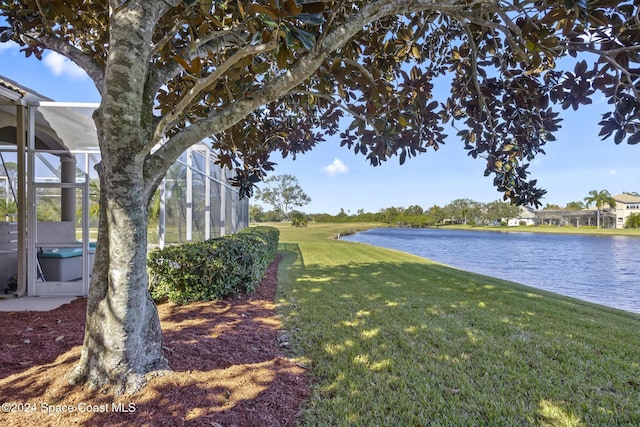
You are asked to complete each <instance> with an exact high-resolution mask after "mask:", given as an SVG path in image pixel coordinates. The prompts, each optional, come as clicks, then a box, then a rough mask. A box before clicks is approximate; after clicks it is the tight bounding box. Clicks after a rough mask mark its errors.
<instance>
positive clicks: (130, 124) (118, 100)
mask: <svg viewBox="0 0 640 427" xmlns="http://www.w3.org/2000/svg"><path fill="white" fill-rule="evenodd" d="M160 12H161V8H159V7H158V6H157V5H155V2H132V4H131V7H130V8H122V11H121V12H120V13H119V14H117V13H116V14H114V15H112V16H111V32H110V47H111V52H110V58H109V62H108V64H107V67H106V70H105V79H104V82H105V83H104V84H105V86H104V87H103V91H102V104H101V106H100V108H98V109H97V110H96V112H95V114H94V120H95V122H96V128H97V130H98V141H99V143H100V152H101V155H102V160H101V162H100V164H99V165H98V166H97V171H98V175H99V177H100V220H99V230H98V245H97V248H96V259H95V264H94V269H93V276H92V278H91V284H90V288H89V294H88V301H87V316H86V326H85V338H84V345H83V349H82V353H81V357H80V361H79V363H78V365H77V366H76V367H75V368H74V370H73V371H72V372H71V374H70V381H71V382H72V383H76V384H78V383H84V384H87V385H88V386H90V387H92V388H101V387H104V386H109V387H111V388H112V391H113V392H115V393H116V394H122V393H133V392H135V391H137V390H139V389H140V388H141V387H142V386H143V385H144V383H145V380H146V378H145V377H146V374H148V373H149V372H152V371H162V370H166V369H169V367H168V364H167V361H166V359H165V358H164V355H163V351H162V331H161V328H160V320H159V317H158V311H157V309H156V306H155V303H154V302H153V300H152V299H151V297H150V295H149V291H148V276H147V265H146V260H147V225H148V216H147V214H148V204H149V201H150V194H153V189H154V188H152V187H153V186H149V185H146V183H145V180H144V177H143V174H144V173H143V170H144V167H143V163H144V158H145V156H146V155H147V154H148V151H147V149H146V148H145V147H146V146H147V142H148V140H149V138H150V135H151V134H152V133H153V132H152V123H151V111H152V109H153V99H152V98H149V97H147V96H145V92H144V86H145V81H146V77H147V74H148V66H149V63H148V61H147V60H145V59H144V58H146V57H147V55H148V50H149V49H150V46H151V36H152V34H153V23H154V22H156V20H157V19H158V14H159V13H160ZM152 178H155V177H152Z"/></svg>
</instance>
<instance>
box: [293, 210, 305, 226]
mask: <svg viewBox="0 0 640 427" xmlns="http://www.w3.org/2000/svg"><path fill="white" fill-rule="evenodd" d="M307 224H309V220H308V219H307V215H305V214H304V213H302V212H294V213H292V214H291V225H292V226H293V227H306V226H307Z"/></svg>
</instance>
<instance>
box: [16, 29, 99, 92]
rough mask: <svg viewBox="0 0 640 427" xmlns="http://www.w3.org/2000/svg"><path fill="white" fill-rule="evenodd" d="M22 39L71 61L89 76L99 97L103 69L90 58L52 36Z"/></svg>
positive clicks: (28, 36)
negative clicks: (35, 43) (33, 42)
mask: <svg viewBox="0 0 640 427" xmlns="http://www.w3.org/2000/svg"><path fill="white" fill-rule="evenodd" d="M24 37H27V38H29V39H31V40H33V41H35V42H37V43H38V44H40V45H42V46H43V47H44V48H46V49H49V50H52V51H54V52H56V53H59V54H60V55H63V56H65V57H67V58H69V59H70V60H72V61H73V62H74V63H75V64H76V65H78V66H79V67H80V68H82V69H83V70H84V71H85V72H86V73H87V74H88V75H89V77H91V79H92V80H93V82H94V84H95V86H96V89H98V92H100V95H102V94H103V91H104V68H102V67H101V66H100V65H99V64H98V63H97V62H96V61H94V60H93V58H92V57H91V56H89V55H87V54H86V53H84V52H82V51H81V50H80V49H78V48H76V47H74V46H72V45H70V44H69V43H67V42H65V41H62V40H60V39H59V38H56V37H53V36H44V37H38V38H37V37H32V36H30V35H25V36H24Z"/></svg>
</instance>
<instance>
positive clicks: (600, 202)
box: [584, 190, 616, 228]
mask: <svg viewBox="0 0 640 427" xmlns="http://www.w3.org/2000/svg"><path fill="white" fill-rule="evenodd" d="M584 201H585V202H586V204H587V207H589V205H591V204H592V203H595V205H596V210H597V211H596V215H597V217H596V221H597V222H596V224H597V227H598V228H600V211H601V210H602V208H603V207H604V205H605V204H608V205H609V206H610V207H612V208H615V207H616V201H615V199H614V198H613V197H611V194H610V193H609V192H608V191H607V190H601V191H597V190H591V191H589V197H585V198H584Z"/></svg>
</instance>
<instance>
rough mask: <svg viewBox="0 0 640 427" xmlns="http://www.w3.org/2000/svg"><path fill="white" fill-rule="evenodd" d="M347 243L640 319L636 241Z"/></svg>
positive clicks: (476, 234)
mask: <svg viewBox="0 0 640 427" xmlns="http://www.w3.org/2000/svg"><path fill="white" fill-rule="evenodd" d="M345 240H351V241H357V242H362V243H369V244H372V245H376V246H382V247H387V248H391V249H398V250H402V251H405V252H410V253H413V254H415V255H419V256H422V257H425V258H429V259H432V260H434V261H437V262H441V263H444V264H448V265H451V266H454V267H457V268H461V269H464V270H468V271H473V272H476V273H480V274H486V275H488V276H493V277H499V278H502V279H506V280H512V281H514V282H519V283H523V284H525V285H529V286H533V287H536V288H539V289H545V290H548V291H552V292H557V293H560V294H563V295H567V296H572V297H575V298H580V299H583V300H586V301H590V302H595V303H598V304H603V305H607V306H610V307H616V308H620V309H623V310H627V311H633V312H636V313H640V292H639V291H640V279H639V278H640V262H638V257H637V256H638V254H640V239H638V238H633V237H625V236H581V235H561V234H539V233H500V232H485V231H482V232H481V231H468V230H442V229H407V228H382V229H372V230H367V231H365V232H362V233H359V234H356V235H353V236H347V237H345Z"/></svg>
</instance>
